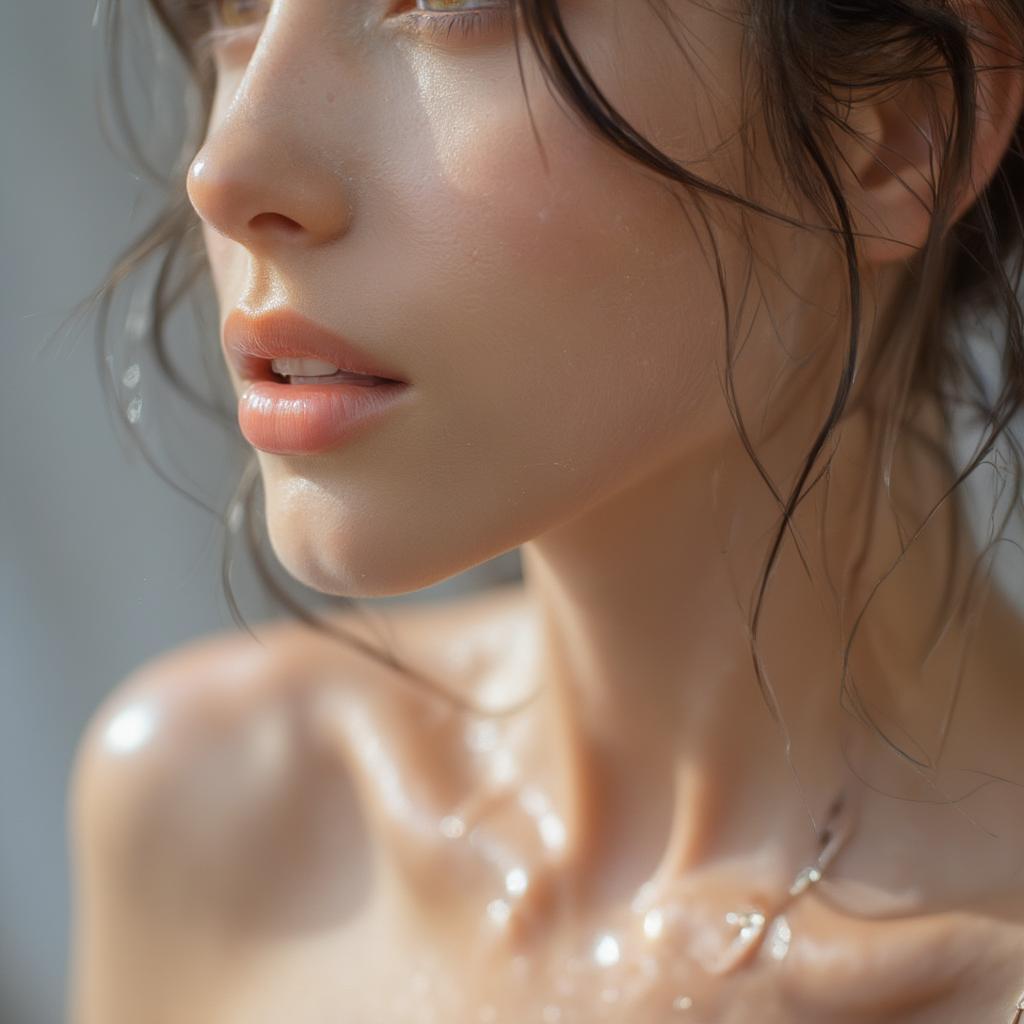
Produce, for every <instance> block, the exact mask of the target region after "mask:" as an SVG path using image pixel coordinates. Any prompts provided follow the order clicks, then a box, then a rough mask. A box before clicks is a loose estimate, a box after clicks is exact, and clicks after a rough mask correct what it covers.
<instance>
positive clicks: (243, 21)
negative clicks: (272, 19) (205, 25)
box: [209, 0, 271, 28]
mask: <svg viewBox="0 0 1024 1024" xmlns="http://www.w3.org/2000/svg"><path fill="white" fill-rule="evenodd" d="M270 4H271V0H210V2H209V8H210V17H211V20H212V21H213V23H214V25H216V26H217V27H219V28H246V27H247V26H249V25H252V24H258V23H259V22H261V21H263V20H264V19H265V18H266V16H267V15H268V14H269V13H270Z"/></svg>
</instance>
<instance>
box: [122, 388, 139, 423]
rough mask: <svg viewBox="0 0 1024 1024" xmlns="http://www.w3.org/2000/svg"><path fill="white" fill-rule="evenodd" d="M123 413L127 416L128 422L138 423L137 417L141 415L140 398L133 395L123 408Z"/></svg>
mask: <svg viewBox="0 0 1024 1024" xmlns="http://www.w3.org/2000/svg"><path fill="white" fill-rule="evenodd" d="M125 415H126V416H127V417H128V422H129V423H138V422H139V417H140V416H142V399H141V398H139V397H138V395H136V396H135V398H133V399H132V400H131V401H130V402H129V403H128V408H127V409H125Z"/></svg>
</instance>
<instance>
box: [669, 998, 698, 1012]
mask: <svg viewBox="0 0 1024 1024" xmlns="http://www.w3.org/2000/svg"><path fill="white" fill-rule="evenodd" d="M672 1009H673V1010H675V1011H676V1012H677V1013H685V1012H686V1011H687V1010H692V1009H693V1000H692V999H691V998H690V997H689V996H677V997H676V998H675V999H673V1000H672Z"/></svg>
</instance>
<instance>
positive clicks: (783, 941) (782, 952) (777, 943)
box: [768, 916, 793, 960]
mask: <svg viewBox="0 0 1024 1024" xmlns="http://www.w3.org/2000/svg"><path fill="white" fill-rule="evenodd" d="M792 939H793V930H792V929H791V928H790V926H789V922H788V921H787V920H786V918H785V916H781V917H778V918H776V920H775V922H774V923H773V925H772V931H771V937H770V938H769V940H768V953H769V954H770V955H771V957H772V959H773V960H785V959H786V956H787V954H788V953H789V946H790V942H791V941H792Z"/></svg>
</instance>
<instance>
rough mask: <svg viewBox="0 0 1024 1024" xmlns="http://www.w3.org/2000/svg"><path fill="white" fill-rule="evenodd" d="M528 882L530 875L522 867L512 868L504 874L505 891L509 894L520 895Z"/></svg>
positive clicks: (524, 890)
mask: <svg viewBox="0 0 1024 1024" xmlns="http://www.w3.org/2000/svg"><path fill="white" fill-rule="evenodd" d="M529 884H530V876H529V875H528V874H527V873H526V871H525V870H524V869H523V868H513V869H512V870H511V871H509V873H508V874H507V875H505V891H506V892H507V893H508V894H509V895H510V896H522V895H523V893H524V892H526V890H527V888H528V886H529Z"/></svg>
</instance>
